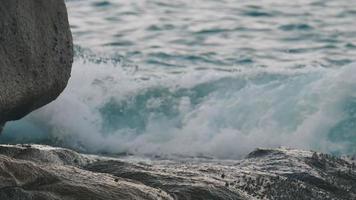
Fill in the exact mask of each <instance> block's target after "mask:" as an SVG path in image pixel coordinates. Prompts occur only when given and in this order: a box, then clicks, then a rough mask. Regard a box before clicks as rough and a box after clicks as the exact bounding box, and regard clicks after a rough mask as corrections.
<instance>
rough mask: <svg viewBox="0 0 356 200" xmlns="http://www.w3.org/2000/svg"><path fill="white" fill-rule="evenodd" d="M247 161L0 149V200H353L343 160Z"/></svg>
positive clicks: (271, 153) (263, 156) (274, 152)
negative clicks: (222, 175) (112, 156)
mask: <svg viewBox="0 0 356 200" xmlns="http://www.w3.org/2000/svg"><path fill="white" fill-rule="evenodd" d="M251 155H255V156H251ZM250 156H251V157H250V158H247V159H242V160H235V161H233V160H214V159H198V158H192V159H191V160H189V159H183V160H179V159H176V160H169V161H167V160H162V159H151V160H149V159H147V158H145V159H140V158H133V159H132V157H124V158H123V159H115V158H110V157H101V156H93V155H83V154H79V153H76V152H74V151H71V150H68V149H64V148H54V147H50V146H44V145H0V199H1V200H10V199H21V200H22V199H24V200H27V199H48V200H52V199H64V200H66V199H79V200H80V199H108V200H111V199H113V200H114V199H178V200H185V199H194V200H205V199H233V200H235V199H236V200H237V199H238V200H248V199H266V200H267V199H277V200H279V199H280V200H283V199H313V200H328V199H334V200H348V199H356V189H355V188H356V171H355V169H354V168H353V167H352V166H353V162H351V160H348V159H343V158H337V157H333V156H331V155H327V154H320V153H318V156H313V152H311V151H302V150H296V149H286V148H278V149H259V150H258V153H256V152H252V153H251V154H250ZM73 160H78V162H74V161H73ZM320 163H323V164H322V165H320ZM325 165H326V166H328V167H327V168H324V166H325ZM222 173H223V174H224V175H225V177H224V179H222V178H221V174H222ZM227 174H228V176H226V175H227Z"/></svg>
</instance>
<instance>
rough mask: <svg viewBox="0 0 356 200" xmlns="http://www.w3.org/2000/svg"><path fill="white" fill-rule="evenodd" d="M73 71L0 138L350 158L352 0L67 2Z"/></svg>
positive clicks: (140, 149)
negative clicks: (295, 151)
mask: <svg viewBox="0 0 356 200" xmlns="http://www.w3.org/2000/svg"><path fill="white" fill-rule="evenodd" d="M66 2H67V7H68V12H69V20H70V24H71V28H72V32H73V37H74V43H75V61H74V65H73V72H72V78H71V80H70V82H69V85H68V87H67V89H66V90H65V92H64V93H63V94H62V95H61V96H60V97H59V98H58V99H57V100H56V101H55V102H53V103H51V104H49V105H48V106H46V107H44V108H42V109H40V110H37V111H35V112H33V113H32V114H30V115H29V116H28V117H26V118H24V119H22V120H20V121H17V122H11V123H8V124H7V126H6V127H5V130H4V133H3V135H2V136H1V137H0V142H1V143H19V142H25V143H44V144H51V145H58V146H64V147H70V148H74V149H76V150H80V151H83V152H90V153H130V154H137V155H179V156H211V157H215V158H241V156H244V155H245V154H246V153H248V152H250V151H251V150H253V149H255V148H256V147H278V146H288V147H296V148H303V149H312V150H317V151H323V152H329V153H335V154H356V64H355V61H356V1H355V0H337V1H335V0H296V1H285V0H251V1H237V0H189V1H188V0H175V1H164V0H107V1H99V0H67V1H66Z"/></svg>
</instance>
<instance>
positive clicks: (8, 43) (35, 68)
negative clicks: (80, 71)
mask: <svg viewBox="0 0 356 200" xmlns="http://www.w3.org/2000/svg"><path fill="white" fill-rule="evenodd" d="M72 62H73V44H72V35H71V32H70V28H69V23H68V17H67V10H66V7H65V4H64V0H26V1H23V0H11V1H0V129H1V127H2V125H3V124H4V123H5V122H6V121H10V120H17V119H20V118H22V117H24V116H25V115H26V114H28V113H29V112H31V111H33V110H35V109H37V108H39V107H41V106H43V105H45V104H47V103H49V102H51V101H53V100H54V99H56V98H57V96H58V95H59V94H60V93H61V92H62V91H63V89H64V88H65V87H66V85H67V82H68V79H69V77H70V73H71V66H72Z"/></svg>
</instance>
